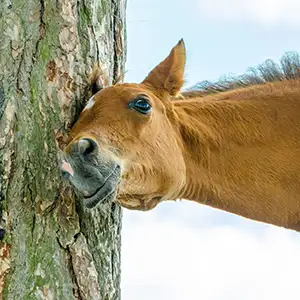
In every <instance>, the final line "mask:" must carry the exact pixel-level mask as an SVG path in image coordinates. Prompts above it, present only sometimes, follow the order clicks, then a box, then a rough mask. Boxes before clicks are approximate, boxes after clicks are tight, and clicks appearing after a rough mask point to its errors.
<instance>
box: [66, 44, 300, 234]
mask: <svg viewBox="0 0 300 300" xmlns="http://www.w3.org/2000/svg"><path fill="white" fill-rule="evenodd" d="M185 61H186V54H185V46H184V42H183V40H180V41H179V43H178V44H177V45H176V46H175V47H174V48H173V49H172V51H171V52H170V54H169V56H168V57H167V58H166V59H165V60H163V61H162V62H161V63H160V64H159V65H158V66H156V67H155V68H154V69H153V70H152V71H151V72H150V73H149V75H148V76H147V77H146V78H145V79H144V80H143V82H142V83H139V84H129V83H118V84H115V85H113V86H110V87H108V88H105V89H102V90H100V91H97V93H96V94H95V95H94V96H93V97H92V98H91V99H90V100H89V102H88V103H87V105H86V107H85V108H84V110H83V111H82V113H81V115H80V117H79V119H78V121H77V122H76V124H75V126H74V127H73V128H72V130H71V132H70V135H69V142H68V145H67V147H66V148H65V150H64V160H63V163H62V170H63V172H64V173H65V174H66V175H67V176H68V178H69V180H70V182H71V183H72V185H73V186H74V187H75V189H76V190H77V191H79V192H80V194H81V195H82V197H83V202H84V204H85V205H86V207H89V208H92V207H94V206H96V205H97V204H98V203H101V202H103V201H111V200H115V201H116V202H117V203H119V204H121V205H122V206H124V207H126V208H129V209H136V210H150V209H153V208H154V207H155V206H156V205H157V204H158V203H160V202H162V201H165V200H171V199H173V200H176V199H187V200H192V201H196V202H198V203H201V204H205V205H209V206H212V207H215V208H218V209H222V210H225V211H228V212H232V213H235V214H238V215H241V216H244V217H247V218H250V219H254V220H258V221H262V222H266V223H271V224H275V225H277V226H283V227H286V228H290V229H294V230H298V231H299V230H300V63H299V60H298V57H295V56H294V57H288V56H285V58H284V59H283V61H282V66H281V67H278V66H277V65H275V64H274V63H271V62H270V61H269V62H268V63H267V64H266V65H264V66H263V67H261V68H259V69H258V71H257V72H256V73H255V72H254V73H252V75H251V74H250V75H245V76H243V77H239V78H237V79H235V80H231V81H225V82H223V83H217V84H211V85H207V86H205V87H204V88H202V89H200V90H192V91H187V92H182V93H181V94H179V92H180V89H181V87H182V85H183V82H184V80H183V75H184V67H185ZM259 71H260V72H259ZM178 94H179V95H180V97H178ZM184 98H185V99H184Z"/></svg>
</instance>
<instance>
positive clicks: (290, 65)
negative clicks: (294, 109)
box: [180, 52, 300, 99]
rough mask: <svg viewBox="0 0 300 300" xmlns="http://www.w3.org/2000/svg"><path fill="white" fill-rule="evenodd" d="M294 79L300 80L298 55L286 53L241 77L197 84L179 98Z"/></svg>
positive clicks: (249, 70)
mask: <svg viewBox="0 0 300 300" xmlns="http://www.w3.org/2000/svg"><path fill="white" fill-rule="evenodd" d="M295 79H300V55H299V53H297V52H286V53H285V54H284V55H283V56H282V57H281V59H280V61H279V63H275V62H274V61H273V60H271V59H267V60H265V61H264V62H263V63H262V64H260V65H258V66H257V67H256V68H249V69H248V70H247V72H246V73H245V74H243V75H239V76H224V77H223V78H221V79H220V80H219V81H216V82H211V81H207V80H206V81H202V82H199V83H197V84H196V85H194V86H192V87H191V88H188V89H186V90H184V91H182V92H181V93H180V97H183V98H185V99H187V98H194V97H204V96H207V95H211V94H216V93H222V92H226V91H231V90H235V89H238V88H245V87H249V86H252V85H263V84H266V83H268V82H275V81H285V80H295Z"/></svg>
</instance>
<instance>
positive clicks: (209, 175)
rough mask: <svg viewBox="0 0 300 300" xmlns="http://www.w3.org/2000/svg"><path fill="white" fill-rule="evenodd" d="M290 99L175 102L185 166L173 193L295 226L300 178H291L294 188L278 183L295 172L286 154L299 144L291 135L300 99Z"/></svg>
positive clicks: (299, 130)
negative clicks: (183, 176) (181, 184)
mask: <svg viewBox="0 0 300 300" xmlns="http://www.w3.org/2000/svg"><path fill="white" fill-rule="evenodd" d="M297 93H298V97H299V94H300V93H299V91H297ZM294 98H295V97H293V95H291V97H290V99H288V97H285V98H284V99H281V98H280V97H276V95H271V97H270V95H267V96H265V97H264V96H263V95H260V97H259V99H257V97H256V98H255V97H250V98H247V97H245V98H244V99H240V100H235V99H230V97H229V99H228V100H222V101H216V100H213V99H209V100H208V101H205V99H204V100H202V99H198V100H197V99H195V100H189V101H184V100H183V101H176V102H174V110H175V112H176V113H177V119H178V123H179V128H180V129H179V130H180V136H181V141H182V149H183V150H182V151H183V155H184V159H185V162H186V169H187V172H186V176H187V180H186V185H185V186H184V188H183V189H182V190H181V192H180V194H179V195H178V198H182V199H188V200H193V201H196V202H200V203H203V204H207V205H210V206H212V207H216V208H219V209H222V210H226V211H228V212H232V213H235V214H238V215H241V216H244V217H247V218H250V219H254V220H258V221H263V222H266V223H272V224H275V225H280V226H284V227H289V228H295V227H297V226H298V225H295V224H298V222H299V221H300V220H299V217H298V216H299V213H300V201H299V199H297V200H298V203H297V205H296V204H295V197H296V192H299V187H300V182H297V181H295V180H294V183H295V187H289V185H286V186H283V185H282V184H283V183H286V182H283V179H288V175H289V174H293V173H292V172H293V171H295V168H293V167H292V166H291V164H289V162H288V160H287V159H286V154H288V155H289V156H290V159H297V158H296V157H297V156H299V149H300V144H299V142H298V141H296V139H295V137H297V136H298V137H299V136H300V126H299V110H300V106H299V102H300V101H298V102H297V101H295V102H294V100H293V99H294ZM296 144H297V145H296ZM294 149H295V150H294ZM296 150H297V151H296ZM298 160H299V159H298ZM298 160H297V161H298ZM297 161H296V162H295V163H296V165H297V167H299V169H300V162H299V164H297ZM297 167H296V170H297ZM299 169H298V170H299ZM294 175H295V174H294ZM290 179H291V180H293V178H290ZM298 184H299V185H298ZM297 185H298V186H297ZM297 230H298V227H297Z"/></svg>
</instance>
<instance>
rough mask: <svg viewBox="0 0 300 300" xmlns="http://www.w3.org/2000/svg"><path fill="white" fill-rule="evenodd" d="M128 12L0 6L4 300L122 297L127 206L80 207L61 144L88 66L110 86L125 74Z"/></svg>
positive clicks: (91, 0)
mask: <svg viewBox="0 0 300 300" xmlns="http://www.w3.org/2000/svg"><path fill="white" fill-rule="evenodd" d="M125 7H126V0H81V1H77V0H76V1H75V0H2V1H1V3H0V41H1V43H0V200H1V203H0V204H1V216H0V217H1V223H0V294H1V297H0V299H18V300H19V299H26V300H30V299H54V300H58V299H64V300H67V299H97V300H98V299H105V300H106V299H120V228H121V208H120V207H118V206H116V205H114V204H111V203H107V204H104V205H102V206H100V207H98V208H97V209H94V210H92V211H88V210H85V209H84V208H83V207H82V206H81V205H80V201H75V196H74V194H73V190H72V188H71V187H69V186H68V185H67V183H66V182H63V181H62V180H61V175H60V171H59V167H58V155H57V154H58V149H59V146H58V143H57V137H58V136H59V135H61V134H62V133H64V132H66V131H67V130H68V129H69V128H70V126H71V125H72V123H73V121H74V118H75V117H76V115H77V114H78V111H79V110H80V108H81V107H82V105H83V102H84V101H85V100H86V99H85V98H84V95H85V91H86V85H87V78H88V73H89V72H90V71H91V69H92V66H93V65H94V64H95V63H97V62H99V64H100V65H101V68H102V70H103V72H104V75H105V78H103V81H104V82H105V84H110V83H111V82H112V81H113V80H114V78H115V77H117V76H118V75H119V73H120V72H122V70H123V65H124V61H125V25H124V22H125ZM4 230H5V235H4ZM3 235H4V237H3Z"/></svg>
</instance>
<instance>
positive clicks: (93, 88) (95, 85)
mask: <svg viewBox="0 0 300 300" xmlns="http://www.w3.org/2000/svg"><path fill="white" fill-rule="evenodd" d="M103 79H105V76H104V74H103V71H102V70H101V68H100V66H99V65H97V64H95V65H94V66H93V69H92V71H91V72H90V73H89V76H88V89H89V91H90V92H91V93H92V95H95V94H96V93H98V92H99V91H101V90H102V89H103V88H104V85H105V84H106V82H104V80H103Z"/></svg>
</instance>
